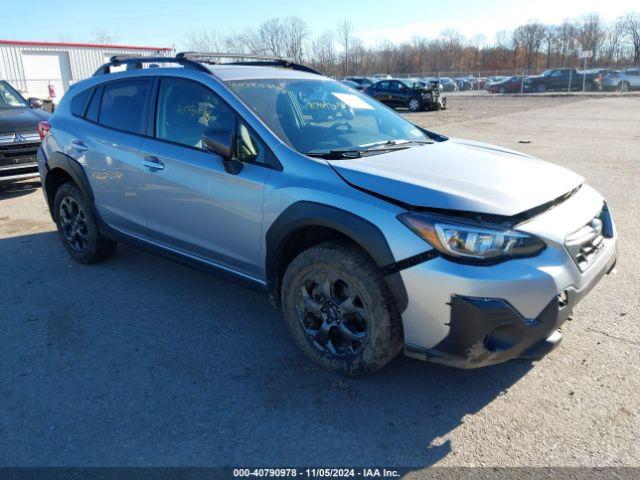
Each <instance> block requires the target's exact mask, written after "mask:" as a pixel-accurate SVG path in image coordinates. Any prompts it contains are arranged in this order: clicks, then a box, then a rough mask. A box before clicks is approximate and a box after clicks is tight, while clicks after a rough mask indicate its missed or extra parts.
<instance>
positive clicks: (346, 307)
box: [38, 54, 616, 375]
mask: <svg viewBox="0 0 640 480" xmlns="http://www.w3.org/2000/svg"><path fill="white" fill-rule="evenodd" d="M220 58H221V56H219V55H217V56H211V55H205V54H179V55H177V56H176V57H175V58H159V59H158V58H157V59H149V58H138V59H133V58H117V57H114V58H113V59H112V61H111V62H110V63H108V64H106V65H105V66H103V67H102V68H101V69H100V70H98V72H96V74H95V75H94V76H93V77H92V78H90V79H87V80H84V81H82V82H79V83H77V84H75V85H74V86H73V88H72V89H71V90H70V91H69V93H68V94H67V95H66V96H65V97H64V99H63V100H62V101H61V103H60V105H59V106H58V109H57V110H56V113H55V114H54V115H53V117H52V118H51V121H50V125H47V126H46V128H47V129H48V133H47V135H46V137H45V140H44V142H43V145H42V147H41V149H40V150H39V152H38V161H39V170H40V175H41V177H42V182H43V185H44V193H45V196H46V200H47V203H48V205H49V208H50V210H51V214H52V217H53V220H54V221H55V222H56V224H57V227H58V232H59V235H60V239H61V241H62V243H63V245H64V247H65V248H66V250H67V251H68V252H69V254H70V255H71V256H72V257H73V258H74V259H75V260H77V261H79V262H81V263H86V264H89V263H95V262H99V261H102V260H105V259H106V258H107V257H109V256H110V255H112V254H113V253H114V251H115V249H116V241H119V240H122V241H127V242H134V243H136V244H138V245H141V246H144V247H146V248H149V249H152V250H154V251H157V252H160V253H162V254H165V255H171V256H174V257H176V258H177V259H180V260H182V261H187V262H192V263H195V264H198V265H200V266H205V267H208V268H210V269H211V270H213V271H216V272H221V273H223V274H225V275H228V276H229V277H232V278H235V279H240V280H242V281H244V282H247V283H249V284H251V285H254V286H257V287H259V288H260V289H263V290H265V291H266V292H268V294H269V295H270V296H271V298H272V300H273V302H274V303H275V304H276V305H277V306H279V307H280V308H281V309H282V312H283V316H284V320H285V322H286V323H287V326H288V328H289V330H290V331H291V334H292V336H293V339H294V340H295V342H296V343H297V345H298V346H299V347H300V349H301V350H302V351H303V352H304V353H305V354H306V355H307V356H308V357H309V358H311V359H312V360H313V361H315V362H316V363H318V364H319V365H321V366H322V367H324V368H327V369H331V370H334V371H338V372H343V373H346V374H351V375H356V374H362V373H365V372H370V371H374V370H377V369H379V368H381V367H383V366H384V365H385V364H386V363H387V362H389V361H390V360H391V359H392V358H393V357H394V356H395V355H396V354H397V353H398V352H399V351H400V350H401V349H404V351H405V353H406V354H407V355H409V356H411V357H415V358H418V359H422V360H430V361H434V362H438V363H443V364H447V365H453V366H457V367H464V368H472V367H480V366H485V365H490V364H495V363H499V362H503V361H506V360H509V359H513V358H519V357H529V358H531V357H539V356H540V355H542V354H544V353H545V352H547V351H548V350H549V349H550V348H551V347H553V346H554V345H556V344H557V342H558V341H559V339H560V338H561V336H560V334H559V332H558V328H559V327H560V325H562V323H563V322H564V321H565V320H566V318H567V317H568V316H569V314H570V312H571V310H572V308H573V307H574V306H575V305H576V303H577V302H578V301H580V299H581V298H582V297H584V296H585V295H586V294H587V293H588V292H589V290H590V289H591V288H592V287H593V286H594V285H595V284H596V283H597V282H598V281H599V280H600V278H602V276H603V275H604V274H605V273H607V272H609V271H610V270H611V269H612V268H613V265H614V263H615V260H616V232H615V228H614V225H613V222H612V220H611V215H610V213H609V209H608V208H607V204H606V203H605V202H604V200H603V198H602V197H601V196H600V195H599V194H598V193H597V192H596V191H595V190H593V189H592V188H591V187H589V186H588V185H586V184H585V183H584V179H583V178H582V177H580V176H579V175H577V174H575V173H573V172H570V171H568V170H565V169H564V168H561V167H559V166H557V165H554V164H550V163H546V162H543V161H541V160H538V159H536V158H533V157H531V156H528V155H524V154H521V153H518V152H514V151H511V150H506V149H503V148H499V147H494V146H491V145H487V144H484V143H479V142H474V141H469V140H460V139H451V138H446V137H444V136H442V135H439V134H436V133H433V132H430V131H428V130H425V129H423V128H421V127H418V126H416V125H413V124H411V123H410V122H408V121H407V120H405V119H404V118H402V117H401V116H399V115H398V114H396V113H395V112H394V111H393V110H390V109H389V108H387V107H385V106H383V105H382V104H380V103H378V102H377V101H376V100H373V99H372V98H370V97H368V96H366V95H363V94H361V93H359V92H358V91H356V90H353V89H351V88H349V87H347V86H345V85H343V84H341V83H339V82H337V81H333V80H331V79H329V78H326V77H324V76H322V75H320V74H318V73H317V72H314V71H312V70H311V69H309V68H307V67H305V66H302V65H297V64H294V63H291V62H288V61H286V60H282V59H268V58H258V59H255V57H253V60H251V59H248V58H239V57H238V56H237V55H234V56H233V58H226V60H224V61H223V63H219V62H220V61H221V60H220ZM149 63H152V64H153V63H155V64H153V65H149V66H153V67H154V68H144V66H145V65H148V64H149ZM121 65H126V66H127V69H126V70H125V71H120V72H118V73H112V72H111V69H112V68H113V67H118V66H121ZM176 67H182V68H176ZM241 313H242V312H239V316H240V317H241ZM239 321H242V319H241V318H239Z"/></svg>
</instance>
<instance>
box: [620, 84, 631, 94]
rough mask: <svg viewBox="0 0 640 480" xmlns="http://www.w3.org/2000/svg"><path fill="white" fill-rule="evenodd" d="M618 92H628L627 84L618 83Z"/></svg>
mask: <svg viewBox="0 0 640 480" xmlns="http://www.w3.org/2000/svg"><path fill="white" fill-rule="evenodd" d="M618 91H619V92H620V93H627V92H628V91H629V82H620V85H618Z"/></svg>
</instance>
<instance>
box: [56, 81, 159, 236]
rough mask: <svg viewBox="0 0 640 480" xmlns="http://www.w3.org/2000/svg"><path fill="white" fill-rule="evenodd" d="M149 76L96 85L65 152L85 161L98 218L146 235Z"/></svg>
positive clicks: (82, 161) (80, 160) (126, 229)
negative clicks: (143, 184) (143, 189)
mask: <svg viewBox="0 0 640 480" xmlns="http://www.w3.org/2000/svg"><path fill="white" fill-rule="evenodd" d="M150 96H151V80H149V79H148V78H130V79H126V80H117V81H114V82H109V83H106V84H104V85H103V86H100V87H97V88H95V89H94V91H93V92H92V98H91V100H90V101H89V105H88V107H87V110H86V115H85V119H86V120H87V121H85V122H82V128H76V129H75V131H74V132H73V135H72V138H70V139H69V141H68V143H67V147H66V148H67V151H66V152H65V153H67V155H69V156H71V157H73V158H75V159H76V160H77V161H78V162H79V163H80V164H81V165H83V166H84V167H85V169H86V172H87V178H88V179H89V183H90V184H91V189H92V190H93V193H94V196H95V205H96V209H97V210H98V213H99V214H100V217H101V218H102V219H103V220H104V221H106V222H107V223H108V224H109V225H111V226H112V227H115V228H117V229H118V230H121V231H123V232H125V233H128V234H133V235H136V236H145V235H146V228H145V217H144V211H143V208H142V200H141V197H140V173H141V169H140V161H141V160H140V148H141V147H142V141H143V135H144V133H145V131H146V122H147V112H148V107H149V101H150Z"/></svg>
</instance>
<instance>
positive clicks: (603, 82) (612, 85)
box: [375, 67, 640, 95]
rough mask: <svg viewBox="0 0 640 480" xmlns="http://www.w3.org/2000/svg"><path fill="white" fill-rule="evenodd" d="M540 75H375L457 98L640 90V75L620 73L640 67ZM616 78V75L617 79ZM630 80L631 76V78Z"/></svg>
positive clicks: (518, 72)
mask: <svg viewBox="0 0 640 480" xmlns="http://www.w3.org/2000/svg"><path fill="white" fill-rule="evenodd" d="M550 71H551V73H550V74H548V75H544V76H541V75H540V72H537V71H535V72H534V71H528V70H485V71H475V72H470V71H464V72H461V71H446V72H416V73H399V74H389V75H388V76H387V75H376V76H375V78H376V79H384V78H400V79H412V80H419V81H422V82H429V81H430V82H436V81H437V82H438V83H439V86H440V89H441V91H443V92H445V93H448V94H454V95H488V94H509V93H510V94H525V93H546V92H566V93H570V92H603V91H612V92H615V91H617V92H620V93H626V92H628V91H632V90H640V75H638V74H636V76H637V81H633V80H629V81H626V80H623V79H622V77H621V76H620V75H621V72H625V71H627V72H632V71H636V72H637V71H638V68H637V67H636V68H626V69H619V70H618V69H609V68H592V69H587V70H584V71H583V70H574V69H570V68H557V69H550ZM616 75H617V76H616ZM629 79H631V77H629Z"/></svg>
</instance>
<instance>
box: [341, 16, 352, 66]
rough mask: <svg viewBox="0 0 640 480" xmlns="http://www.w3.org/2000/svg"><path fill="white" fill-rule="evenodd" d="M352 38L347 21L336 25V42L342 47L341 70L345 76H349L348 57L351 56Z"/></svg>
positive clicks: (350, 27) (350, 26)
mask: <svg viewBox="0 0 640 480" xmlns="http://www.w3.org/2000/svg"><path fill="white" fill-rule="evenodd" d="M352 37H353V25H351V22H350V21H349V20H346V19H345V20H343V21H342V22H341V23H340V24H339V25H338V41H339V42H340V45H341V46H342V68H343V73H344V74H345V75H349V55H350V54H351V42H352V40H353V38H352Z"/></svg>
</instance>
